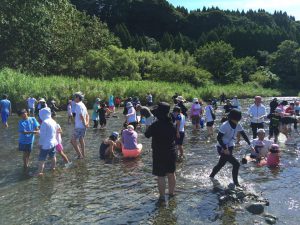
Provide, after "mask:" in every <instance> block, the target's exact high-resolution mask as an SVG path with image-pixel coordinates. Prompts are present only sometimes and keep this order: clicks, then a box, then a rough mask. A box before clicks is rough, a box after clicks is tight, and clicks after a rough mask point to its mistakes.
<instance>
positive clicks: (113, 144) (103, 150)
mask: <svg viewBox="0 0 300 225" xmlns="http://www.w3.org/2000/svg"><path fill="white" fill-rule="evenodd" d="M118 138H119V133H118V132H113V133H112V134H111V135H110V136H109V137H108V138H107V139H105V140H104V141H103V142H102V143H101V145H100V149H99V155H100V159H107V158H113V157H114V156H115V149H116V148H118V149H122V144H121V143H120V141H118Z"/></svg>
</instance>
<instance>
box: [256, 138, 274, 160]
mask: <svg viewBox="0 0 300 225" xmlns="http://www.w3.org/2000/svg"><path fill="white" fill-rule="evenodd" d="M272 144H273V142H272V141H270V140H266V139H264V140H263V141H260V140H258V138H256V139H253V140H252V145H253V147H254V148H255V146H261V145H262V146H263V147H261V148H260V151H259V156H261V157H267V155H268V152H269V149H270V148H271V145H272Z"/></svg>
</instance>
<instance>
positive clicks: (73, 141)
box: [71, 138, 83, 159]
mask: <svg viewBox="0 0 300 225" xmlns="http://www.w3.org/2000/svg"><path fill="white" fill-rule="evenodd" d="M71 144H72V145H73V147H74V149H75V151H76V153H77V156H78V158H79V159H81V158H83V156H82V154H81V151H80V149H79V147H78V144H77V141H76V139H73V138H72V140H71Z"/></svg>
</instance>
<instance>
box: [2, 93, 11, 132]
mask: <svg viewBox="0 0 300 225" xmlns="http://www.w3.org/2000/svg"><path fill="white" fill-rule="evenodd" d="M7 98H8V95H6V94H4V95H3V97H2V100H1V101H0V112H1V119H2V124H3V126H4V127H5V128H7V127H8V123H7V120H8V117H9V116H11V102H10V101H9V100H8V99H7Z"/></svg>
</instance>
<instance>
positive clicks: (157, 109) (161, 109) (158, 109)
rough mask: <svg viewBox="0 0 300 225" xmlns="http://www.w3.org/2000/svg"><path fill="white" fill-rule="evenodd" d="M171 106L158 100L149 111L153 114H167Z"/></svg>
mask: <svg viewBox="0 0 300 225" xmlns="http://www.w3.org/2000/svg"><path fill="white" fill-rule="evenodd" d="M170 108H171V106H170V105H169V104H168V103H166V102H160V103H158V104H157V105H156V106H154V107H153V109H152V110H151V113H152V114H153V115H154V116H156V117H157V116H168V114H169V113H170Z"/></svg>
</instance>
